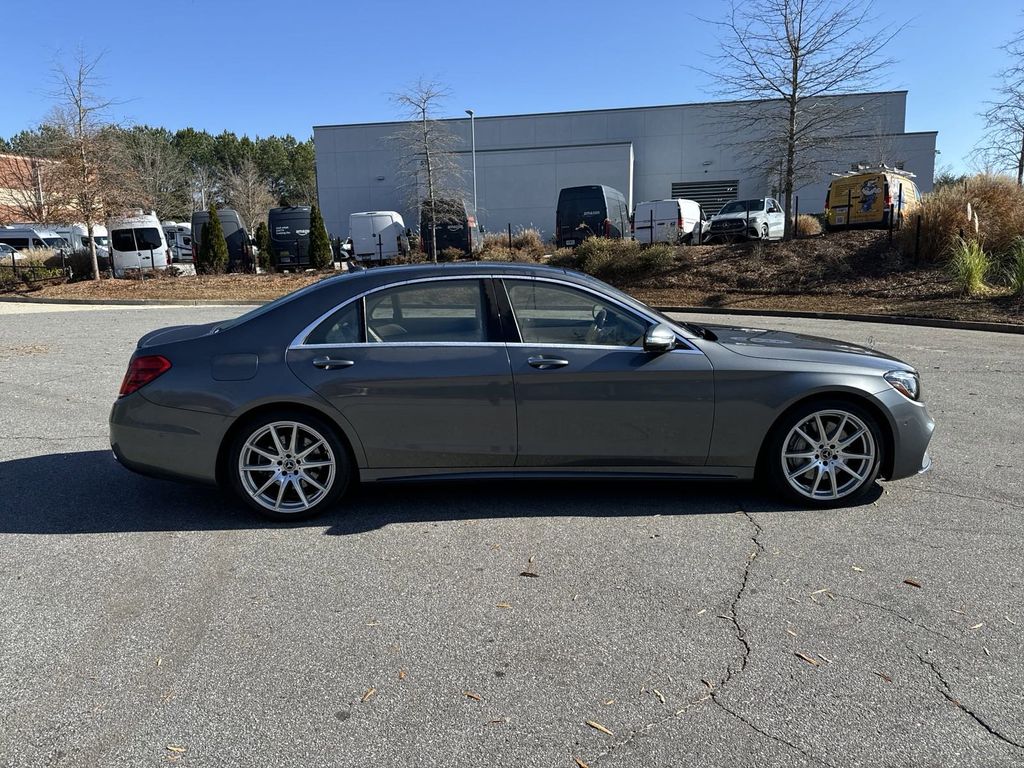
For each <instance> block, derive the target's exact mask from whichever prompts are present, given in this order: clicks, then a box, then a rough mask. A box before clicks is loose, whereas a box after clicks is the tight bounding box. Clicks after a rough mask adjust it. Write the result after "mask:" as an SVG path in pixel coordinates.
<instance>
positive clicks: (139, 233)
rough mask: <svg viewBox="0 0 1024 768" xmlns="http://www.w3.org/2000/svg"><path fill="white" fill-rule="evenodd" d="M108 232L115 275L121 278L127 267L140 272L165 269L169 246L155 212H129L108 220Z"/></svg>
mask: <svg viewBox="0 0 1024 768" xmlns="http://www.w3.org/2000/svg"><path fill="white" fill-rule="evenodd" d="M107 230H108V231H109V232H110V256H111V261H112V265H113V270H114V277H124V276H125V272H126V271H128V270H133V269H137V270H140V271H142V272H149V271H153V270H158V269H159V270H164V269H167V264H168V263H169V262H170V259H171V249H170V248H168V247H167V240H166V238H165V237H164V231H163V229H161V228H160V219H158V218H157V217H156V213H155V212H154V213H143V212H142V211H140V210H136V211H131V212H128V213H126V214H124V215H123V216H117V217H111V218H109V219H107Z"/></svg>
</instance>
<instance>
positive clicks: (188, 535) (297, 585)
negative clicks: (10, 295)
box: [0, 304, 1024, 768]
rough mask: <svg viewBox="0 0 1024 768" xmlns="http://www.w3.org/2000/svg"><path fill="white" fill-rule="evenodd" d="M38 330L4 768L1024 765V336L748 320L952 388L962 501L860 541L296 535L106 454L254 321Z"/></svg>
mask: <svg viewBox="0 0 1024 768" xmlns="http://www.w3.org/2000/svg"><path fill="white" fill-rule="evenodd" d="M32 309H33V311H32V312H24V311H22V310H21V309H19V308H18V307H17V306H15V305H10V304H0V397H2V401H0V402H2V405H0V584H2V593H0V596H2V601H3V602H2V605H3V608H2V616H3V621H2V623H0V691H2V692H3V695H2V696H0V766H4V767H5V768H7V767H12V768H13V767H14V766H19V767H20V766H86V765H88V766H92V765H96V766H99V765H102V766H121V765H125V766H146V765H165V764H168V763H171V764H174V763H177V764H180V765H194V766H243V765H244V766H251V765H267V766H301V767H302V768H312V767H314V766H348V765H392V766H463V765H465V766H481V765H494V766H570V767H572V766H577V765H587V766H602V768H604V767H605V766H609V767H610V766H653V765H666V766H668V765H673V766H679V765H686V766H702V765H707V766H726V765H728V766H755V765H756V766H767V765H772V766H790V765H793V766H796V765H826V766H837V767H838V766H844V767H845V766H872V768H874V767H876V766H952V765H957V766H960V765H962V766H1001V765H1019V764H1021V763H1022V762H1024V694H1022V691H1024V662H1022V661H1021V659H1022V657H1024V642H1022V639H1021V633H1022V630H1024V604H1022V599H1024V584H1022V582H1024V546H1022V544H1021V541H1022V539H1024V536H1022V534H1024V524H1022V521H1021V516H1022V514H1024V473H1022V470H1021V456H1022V449H1021V436H1022V434H1024V378H1022V376H1024V336H1012V335H999V334H990V333H981V332H970V331H951V330H939V329H929V328H911V327H901V326H888V325H874V324H858V323H844V322H831V321H815V320H779V319H763V320H755V319H752V318H742V319H738V324H742V325H747V326H769V327H784V328H787V329H793V330H799V331H803V332H810V333H815V334H819V335H827V336H834V337H838V338H843V339H846V340H849V341H854V342H859V343H865V342H867V343H871V344H873V345H875V346H878V347H879V348H881V349H884V350H886V351H890V352H893V353H895V354H897V356H899V357H902V358H904V359H906V360H908V361H909V362H911V363H913V364H915V365H917V366H918V367H919V369H920V370H921V372H922V375H923V380H924V385H923V386H924V393H925V399H926V400H927V402H928V403H929V407H930V409H931V412H932V414H933V415H934V417H935V418H936V420H937V422H938V428H937V433H936V436H935V439H934V441H933V443H932V451H931V452H932V457H933V459H934V462H935V464H934V469H933V471H932V472H931V473H930V474H928V475H924V476H919V477H916V478H913V479H910V480H905V481H902V482H898V483H891V484H883V485H882V486H880V489H879V492H878V493H876V494H874V495H873V496H872V498H871V499H870V500H869V501H868V502H867V503H865V504H863V505H861V506H857V507H854V508H843V509H836V510H832V511H828V512H807V511H800V510H794V509H789V508H786V507H784V506H781V505H779V504H777V503H776V502H775V501H773V500H772V499H770V498H764V497H762V496H760V495H759V494H758V493H757V491H756V489H755V488H753V487H751V486H748V485H745V484H734V485H722V484H714V485H699V484H681V483H652V482H604V483H594V482H590V483H561V482H525V481H524V482H521V483H519V484H515V483H508V482H502V483H492V484H484V483H473V484H468V485H467V484H462V485H456V484H435V485H402V486H386V487H366V488H362V489H359V490H357V491H356V492H355V493H354V494H353V495H352V497H351V498H350V499H349V501H348V503H347V504H346V505H345V506H343V507H341V508H339V509H338V510H337V511H336V512H334V513H332V514H330V515H328V516H326V517H323V518H320V519H317V520H314V521H310V522H308V523H305V524H301V525H294V526H284V527H274V526H270V525H267V524H264V523H262V522H260V521H258V520H257V519H255V518H254V517H252V516H251V514H250V513H249V512H248V511H246V510H245V509H244V508H242V507H241V506H238V505H236V504H235V503H234V502H233V501H232V500H231V499H230V498H228V497H226V496H223V495H221V494H220V493H218V492H217V491H216V490H215V489H208V488H201V487H190V486H184V485H176V484H172V483H168V482H162V481H156V480H150V479H145V478H142V477H137V476H135V475H132V474H131V473H129V472H127V471H125V470H123V469H121V468H120V467H118V466H117V465H116V463H115V462H114V461H113V459H112V457H111V455H110V452H109V447H108V443H107V427H106V420H107V415H108V412H109V407H110V403H111V401H112V399H113V398H114V396H115V395H116V391H117V387H118V384H119V382H120V379H121V376H122V374H123V372H124V368H125V365H126V362H127V360H128V357H129V355H130V352H131V349H132V348H133V346H134V343H135V340H136V339H137V337H138V336H140V335H141V334H142V333H144V332H146V331H148V330H150V329H152V328H155V327H159V326H163V325H170V324H177V323H182V322H193V321H194V322H206V321H210V320H214V319H218V318H224V317H229V316H233V315H235V314H237V313H238V312H240V311H241V309H240V308H237V307H233V308H187V307H176V308H152V307H150V308H126V309H91V310H82V311H57V310H56V309H55V308H53V307H38V306H36V307H33V308H32ZM706 319H707V320H709V321H714V322H724V321H727V320H728V318H723V317H721V316H719V317H716V318H706ZM523 573H529V574H536V576H535V577H533V576H524V575H521V574H523ZM588 721H589V722H590V723H592V725H588ZM595 726H599V727H595Z"/></svg>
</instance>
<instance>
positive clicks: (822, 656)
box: [818, 653, 832, 664]
mask: <svg viewBox="0 0 1024 768" xmlns="http://www.w3.org/2000/svg"><path fill="white" fill-rule="evenodd" d="M818 658H820V659H821V660H822V661H824V662H825V663H826V664H831V663H832V659H830V658H829V657H828V656H826V655H825V654H824V653H819V654H818Z"/></svg>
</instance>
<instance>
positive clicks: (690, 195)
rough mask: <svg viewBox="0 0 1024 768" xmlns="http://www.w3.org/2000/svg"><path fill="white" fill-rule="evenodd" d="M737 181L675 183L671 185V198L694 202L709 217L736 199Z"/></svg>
mask: <svg viewBox="0 0 1024 768" xmlns="http://www.w3.org/2000/svg"><path fill="white" fill-rule="evenodd" d="M738 186H739V180H738V179H730V180H727V181H677V182H674V183H673V184H672V197H681V198H684V199H686V200H696V201H697V202H698V203H700V204H701V207H702V208H703V209H704V211H705V212H706V213H707V214H708V215H709V216H711V215H712V214H715V213H718V209H719V208H721V207H722V206H723V205H725V204H726V203H728V202H729V201H730V200H735V199H736V189H737V188H738Z"/></svg>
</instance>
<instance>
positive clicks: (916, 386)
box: [885, 371, 921, 400]
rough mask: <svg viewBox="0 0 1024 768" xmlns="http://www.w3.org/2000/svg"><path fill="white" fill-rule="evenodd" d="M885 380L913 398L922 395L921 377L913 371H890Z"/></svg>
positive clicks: (915, 398) (901, 392)
mask: <svg viewBox="0 0 1024 768" xmlns="http://www.w3.org/2000/svg"><path fill="white" fill-rule="evenodd" d="M885 380H886V381H888V382H889V383H890V384H892V386H893V388H895V389H896V391H897V392H899V393H900V394H903V395H906V396H907V397H909V398H910V399H911V400H917V399H918V398H919V397H920V395H921V379H920V378H919V377H918V375H917V374H916V373H914V372H913V371H889V372H888V373H887V374H885Z"/></svg>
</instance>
